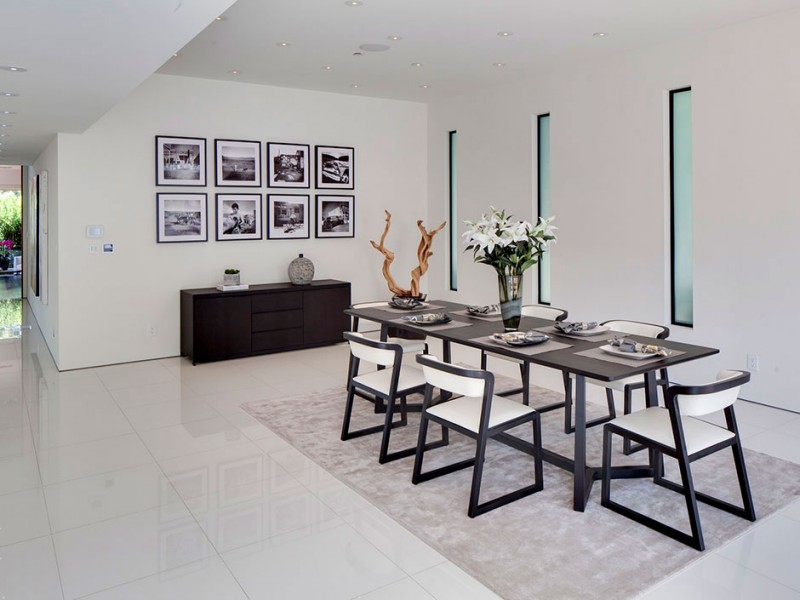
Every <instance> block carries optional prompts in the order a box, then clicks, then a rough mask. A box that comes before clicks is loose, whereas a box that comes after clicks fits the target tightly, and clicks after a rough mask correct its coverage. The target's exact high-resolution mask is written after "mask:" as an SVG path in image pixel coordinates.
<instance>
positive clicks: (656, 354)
mask: <svg viewBox="0 0 800 600" xmlns="http://www.w3.org/2000/svg"><path fill="white" fill-rule="evenodd" d="M681 354H684V352H682V351H681V350H673V349H671V348H665V347H664V346H658V345H656V344H642V343H641V342H637V341H636V340H634V339H632V338H628V337H621V336H618V337H614V338H611V339H609V340H608V343H607V344H605V345H603V346H599V347H597V348H591V349H590V350H583V351H581V352H576V353H575V355H576V356H586V357H588V358H596V359H598V360H605V361H608V362H615V363H620V364H624V365H638V364H641V363H643V362H644V361H654V362H655V361H657V360H660V359H663V358H668V357H671V356H680V355H681Z"/></svg>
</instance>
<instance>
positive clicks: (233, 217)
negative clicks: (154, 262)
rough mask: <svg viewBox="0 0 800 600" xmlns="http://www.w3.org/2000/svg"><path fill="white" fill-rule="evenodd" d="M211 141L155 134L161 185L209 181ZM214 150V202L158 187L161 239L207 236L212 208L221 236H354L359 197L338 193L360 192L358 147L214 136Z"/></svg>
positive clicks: (172, 240) (184, 185) (204, 195)
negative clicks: (209, 142)
mask: <svg viewBox="0 0 800 600" xmlns="http://www.w3.org/2000/svg"><path fill="white" fill-rule="evenodd" d="M206 142H207V140H206V138H194V137H179V136H161V135H159V136H156V156H155V163H156V164H155V167H156V186H158V187H176V188H205V187H207V186H208V185H209V184H208V180H209V179H210V177H211V176H210V175H209V174H208V169H207V166H208V161H207V158H208V157H207V148H206V146H207V143H206ZM262 149H263V150H264V152H263V156H264V157H265V160H264V161H263V162H262ZM212 151H213V159H214V164H213V168H212V169H211V170H212V171H213V178H214V184H213V186H214V187H215V188H224V191H218V192H215V193H214V194H213V196H214V197H213V199H212V207H211V208H209V205H208V204H209V194H208V193H206V192H198V191H195V190H190V189H187V190H186V191H174V192H158V193H157V194H156V214H157V219H156V221H157V236H156V239H157V241H158V242H159V243H180V242H206V241H208V236H209V210H211V211H212V212H213V214H214V226H213V228H214V231H215V239H216V240H217V241H233V240H263V239H264V237H265V235H266V238H267V239H269V240H289V239H309V238H310V237H311V230H312V229H313V230H314V237H315V238H352V237H355V208H356V207H355V195H353V194H350V195H346V194H341V193H336V192H337V191H341V190H355V149H354V148H352V147H348V146H321V145H317V146H314V154H313V156H312V154H311V146H310V145H309V144H294V143H288V142H287V143H284V142H266V143H264V144H262V142H260V141H253V140H229V139H215V140H214V146H213V149H212ZM264 166H265V168H264V169H262V167H264ZM312 178H313V181H312ZM264 187H266V188H267V193H266V195H265V194H262V193H259V192H258V191H257V190H260V189H262V188H264ZM312 188H313V189H314V194H313V196H314V202H313V203H312V202H311V197H312V194H311V189H312ZM273 190H274V191H273ZM303 190H308V193H305V194H304V193H302V191H303ZM298 192H300V193H298ZM265 196H266V202H265Z"/></svg>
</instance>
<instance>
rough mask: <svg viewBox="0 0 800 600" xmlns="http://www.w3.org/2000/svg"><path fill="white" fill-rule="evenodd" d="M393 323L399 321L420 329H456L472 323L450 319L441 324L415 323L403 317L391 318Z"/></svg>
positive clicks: (469, 325)
mask: <svg viewBox="0 0 800 600" xmlns="http://www.w3.org/2000/svg"><path fill="white" fill-rule="evenodd" d="M392 322H393V323H401V324H403V325H411V326H412V327H414V328H416V329H419V330H420V331H439V330H441V329H457V328H459V327H472V323H465V322H464V321H450V322H449V323H442V324H441V325H417V324H415V323H409V322H408V321H404V320H403V319H392Z"/></svg>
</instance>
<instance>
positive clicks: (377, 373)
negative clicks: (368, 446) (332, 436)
mask: <svg viewBox="0 0 800 600" xmlns="http://www.w3.org/2000/svg"><path fill="white" fill-rule="evenodd" d="M344 337H345V339H346V340H347V341H348V342H349V344H350V370H349V373H348V377H347V400H346V402H345V409H344V418H343V421H342V435H341V439H342V440H349V439H352V438H355V437H360V436H364V435H369V434H372V433H382V434H383V437H382V438H381V446H380V452H379V454H378V462H380V463H385V462H389V461H392V460H396V459H398V458H402V457H404V456H411V455H412V454H414V452H415V451H416V447H411V448H406V449H405V450H399V451H396V452H389V440H390V437H391V432H392V429H393V428H394V427H400V426H404V425H406V424H407V423H408V418H407V410H406V397H407V396H408V395H409V394H413V393H416V392H422V391H423V390H424V388H425V378H424V376H423V374H422V371H421V370H420V369H419V368H418V367H417V366H416V365H404V364H403V349H402V347H401V346H400V345H399V344H391V343H388V342H380V341H377V340H372V339H369V338H367V337H365V336H364V335H362V334H360V333H352V332H347V333H345V334H344ZM362 360H364V361H367V362H369V363H373V364H375V365H378V366H379V367H385V368H383V369H377V370H373V371H369V372H366V373H361V372H360V367H361V361H362ZM356 392H361V394H358V395H359V396H360V397H364V398H367V399H370V398H378V399H380V400H381V401H383V402H385V403H386V414H385V416H384V418H383V423H381V424H379V425H374V426H370V427H364V428H361V429H357V430H352V429H351V428H350V421H351V419H352V415H353V403H354V400H355V396H356ZM362 394H363V395H362ZM398 403H399V404H398ZM398 408H399V410H400V419H399V420H398V421H395V420H394V413H395V410H397V409H398Z"/></svg>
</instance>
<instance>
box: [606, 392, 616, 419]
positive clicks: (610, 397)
mask: <svg viewBox="0 0 800 600" xmlns="http://www.w3.org/2000/svg"><path fill="white" fill-rule="evenodd" d="M606 404H607V405H608V416H609V417H610V418H611V419H615V418H616V417H617V407H616V406H614V391H613V390H612V389H611V388H606Z"/></svg>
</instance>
